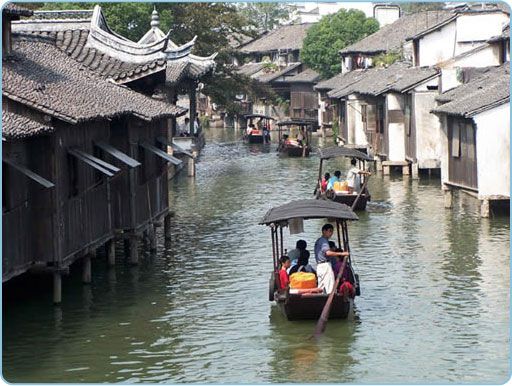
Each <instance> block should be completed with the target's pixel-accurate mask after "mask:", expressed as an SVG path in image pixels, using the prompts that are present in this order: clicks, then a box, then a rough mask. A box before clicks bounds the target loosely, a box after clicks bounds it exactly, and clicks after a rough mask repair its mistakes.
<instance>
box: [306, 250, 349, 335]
mask: <svg viewBox="0 0 512 386" xmlns="http://www.w3.org/2000/svg"><path fill="white" fill-rule="evenodd" d="M347 259H348V256H345V258H344V259H343V263H342V264H341V267H340V271H339V272H338V276H337V277H336V283H334V289H333V290H332V292H331V294H330V295H329V298H328V299H327V302H325V306H324V309H323V310H322V314H321V315H320V318H319V319H318V322H317V323H316V326H315V331H314V333H313V336H314V337H315V338H318V337H319V336H320V335H322V333H323V332H324V331H325V325H326V324H327V320H328V319H329V313H330V312H331V306H332V300H333V299H334V294H335V293H336V289H337V288H338V285H339V284H340V280H341V276H342V274H343V271H344V270H345V265H346V264H347Z"/></svg>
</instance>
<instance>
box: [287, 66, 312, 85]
mask: <svg viewBox="0 0 512 386" xmlns="http://www.w3.org/2000/svg"><path fill="white" fill-rule="evenodd" d="M319 79H320V74H319V73H318V72H316V71H315V70H313V69H311V68H307V69H306V70H304V71H302V72H300V73H298V74H297V75H293V76H290V77H289V78H287V79H286V81H287V82H289V83H315V82H317V81H318V80H319Z"/></svg>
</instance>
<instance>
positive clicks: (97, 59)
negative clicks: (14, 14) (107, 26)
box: [13, 20, 215, 83]
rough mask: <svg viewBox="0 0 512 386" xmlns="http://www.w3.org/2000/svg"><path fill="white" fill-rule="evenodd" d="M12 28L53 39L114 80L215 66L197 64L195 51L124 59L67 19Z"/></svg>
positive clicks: (196, 73) (195, 72)
mask: <svg viewBox="0 0 512 386" xmlns="http://www.w3.org/2000/svg"><path fill="white" fill-rule="evenodd" d="M13 30H14V31H16V32H20V36H23V37H24V38H27V36H28V35H37V36H42V37H49V38H51V39H53V40H54V42H55V45H56V46H57V47H58V48H59V49H61V50H62V51H64V52H65V53H66V54H67V55H68V56H70V57H71V58H73V59H75V60H76V61H78V62H79V63H82V64H83V65H84V66H86V67H88V68H89V69H91V70H92V71H94V72H96V73H97V74H98V75H100V76H101V77H103V78H108V79H112V80H114V81H115V82H116V83H128V82H131V81H133V80H136V79H139V78H142V77H145V76H148V75H151V74H153V73H156V72H160V71H166V72H167V73H171V74H179V76H174V77H173V78H171V79H168V80H167V81H168V82H170V83H173V82H174V80H175V79H178V78H179V79H183V78H185V77H190V78H192V79H197V78H199V77H201V76H203V75H205V74H206V73H208V72H210V71H213V70H214V68H215V62H213V60H211V61H210V60H209V61H208V62H207V63H206V64H205V65H199V64H198V63H200V62H201V60H202V58H199V57H196V56H194V55H189V56H188V57H186V58H182V59H179V60H176V61H170V60H169V61H168V60H164V59H156V60H152V61H149V62H147V63H132V62H129V61H123V60H120V59H117V58H114V57H112V56H110V55H108V54H106V53H104V52H101V51H99V50H98V49H96V48H93V47H90V46H89V45H88V44H87V41H88V38H89V34H90V31H89V29H88V28H83V24H76V25H74V24H72V23H70V22H69V21H56V20H52V21H49V22H47V23H46V22H39V23H38V22H33V23H31V24H29V23H15V24H14V25H13ZM183 63H190V64H191V65H190V66H185V65H183ZM188 70H190V71H188ZM187 71H188V72H187Z"/></svg>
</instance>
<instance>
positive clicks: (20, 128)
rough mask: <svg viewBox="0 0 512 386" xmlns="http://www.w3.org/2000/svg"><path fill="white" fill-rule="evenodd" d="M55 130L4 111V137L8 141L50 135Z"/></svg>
mask: <svg viewBox="0 0 512 386" xmlns="http://www.w3.org/2000/svg"><path fill="white" fill-rule="evenodd" d="M53 130H54V129H53V127H52V126H51V125H49V124H47V123H41V122H37V121H34V120H32V119H30V118H28V117H25V116H23V115H20V114H16V113H13V112H9V111H6V110H5V109H4V110H2V137H3V138H5V139H7V140H9V139H21V138H26V137H33V136H36V135H42V134H48V133H51V132H52V131H53Z"/></svg>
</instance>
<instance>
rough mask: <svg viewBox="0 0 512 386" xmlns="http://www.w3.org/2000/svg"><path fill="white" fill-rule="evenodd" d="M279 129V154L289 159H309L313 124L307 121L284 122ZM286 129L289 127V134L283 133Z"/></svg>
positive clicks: (279, 124) (280, 123) (278, 125)
mask: <svg viewBox="0 0 512 386" xmlns="http://www.w3.org/2000/svg"><path fill="white" fill-rule="evenodd" d="M277 127H278V128H279V147H278V151H279V153H281V154H283V155H287V156H288V157H309V153H311V137H312V134H311V133H312V132H313V122H311V121H307V120H292V121H282V122H279V123H278V124H277ZM284 127H289V128H290V132H289V133H288V134H285V133H283V129H284Z"/></svg>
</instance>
